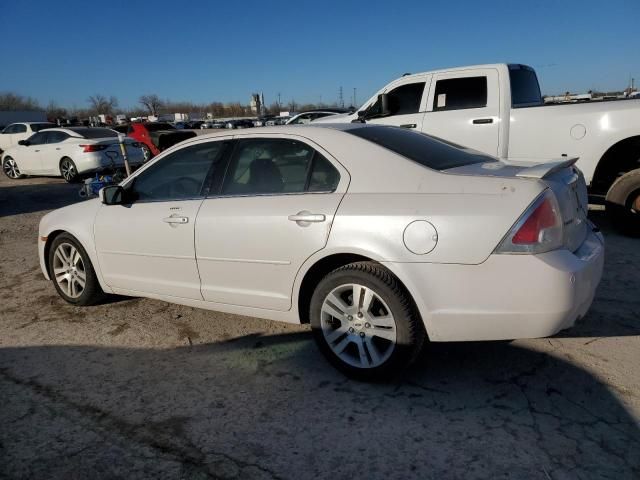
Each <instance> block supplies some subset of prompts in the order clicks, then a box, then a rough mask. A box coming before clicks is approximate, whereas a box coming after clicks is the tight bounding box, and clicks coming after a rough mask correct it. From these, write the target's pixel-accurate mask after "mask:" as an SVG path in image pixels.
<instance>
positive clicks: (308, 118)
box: [291, 113, 311, 125]
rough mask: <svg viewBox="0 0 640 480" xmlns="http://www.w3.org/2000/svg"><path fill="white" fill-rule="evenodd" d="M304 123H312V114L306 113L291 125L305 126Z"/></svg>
mask: <svg viewBox="0 0 640 480" xmlns="http://www.w3.org/2000/svg"><path fill="white" fill-rule="evenodd" d="M304 123H311V114H310V113H305V114H304V115H300V116H299V117H298V118H296V119H295V120H294V121H293V122H291V125H300V124H304Z"/></svg>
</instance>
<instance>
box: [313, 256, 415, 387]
mask: <svg viewBox="0 0 640 480" xmlns="http://www.w3.org/2000/svg"><path fill="white" fill-rule="evenodd" d="M310 317H311V326H312V329H313V334H314V338H315V340H316V342H317V343H318V346H319V347H320V350H321V351H322V353H323V354H324V355H325V356H326V357H327V359H328V360H329V361H330V362H331V363H332V364H333V365H334V366H335V367H336V368H338V369H339V370H340V371H342V372H343V373H345V374H346V375H348V376H350V377H353V378H357V379H361V380H374V381H375V380H384V379H387V378H389V377H391V376H393V375H395V374H397V373H399V372H400V371H402V370H403V369H404V368H405V367H406V366H407V365H409V364H410V363H411V362H412V361H413V360H415V358H416V357H417V355H418V354H419V352H420V350H421V349H422V345H423V343H424V340H425V338H426V334H425V330H424V326H423V324H422V321H421V319H420V318H419V315H418V314H417V312H416V309H415V307H414V306H413V302H412V301H411V298H410V297H409V294H408V293H407V292H406V291H405V290H404V288H403V287H402V285H401V284H400V283H399V282H398V280H397V279H396V278H395V277H394V276H393V274H392V273H391V272H389V271H388V270H387V269H385V268H384V267H382V266H381V265H378V264H376V263H373V262H358V263H352V264H349V265H346V266H344V267H341V268H339V269H337V270H334V271H333V272H331V273H330V274H329V275H327V276H326V277H325V278H324V279H323V280H322V281H321V282H320V283H319V285H318V287H317V288H316V290H315V292H314V294H313V297H312V299H311V307H310Z"/></svg>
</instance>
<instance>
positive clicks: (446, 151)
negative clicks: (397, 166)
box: [346, 125, 496, 170]
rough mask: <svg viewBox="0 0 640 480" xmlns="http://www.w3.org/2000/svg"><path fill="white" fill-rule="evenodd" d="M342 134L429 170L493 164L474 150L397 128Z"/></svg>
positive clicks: (356, 130) (374, 128)
mask: <svg viewBox="0 0 640 480" xmlns="http://www.w3.org/2000/svg"><path fill="white" fill-rule="evenodd" d="M346 132H348V133H350V134H352V135H356V136H357V137H360V138H363V139H365V140H368V141H370V142H373V143H375V144H377V145H380V146H381V147H384V148H387V149H389V150H391V151H392V152H395V153H397V154H399V155H402V156H403V157H405V158H408V159H409V160H413V161H414V162H417V163H419V164H420V165H423V166H425V167H428V168H431V169H433V170H446V169H448V168H455V167H462V166H464V165H472V164H474V163H485V162H494V161H496V159H495V158H493V157H490V156H488V155H484V154H482V153H479V152H476V151H475V150H467V149H465V148H463V147H460V146H458V145H455V144H453V143H449V142H446V141H444V140H440V139H438V138H435V137H431V136H429V135H425V134H424V133H419V132H412V131H410V130H407V129H404V128H399V127H388V126H382V125H375V126H374V125H371V126H363V127H360V128H352V129H349V130H346Z"/></svg>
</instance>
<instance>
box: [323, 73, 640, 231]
mask: <svg viewBox="0 0 640 480" xmlns="http://www.w3.org/2000/svg"><path fill="white" fill-rule="evenodd" d="M358 121H364V122H367V123H382V124H386V125H396V126H400V127H405V128H413V129H416V130H418V131H421V132H424V133H428V134H430V135H434V136H437V137H440V138H443V139H445V140H449V141H451V142H455V143H458V144H460V145H465V146H467V147H469V148H473V149H476V150H479V151H481V152H485V153H488V154H491V155H495V156H498V157H500V158H502V159H510V160H517V161H535V162H538V163H539V162H540V161H544V160H549V161H550V160H557V159H559V158H563V157H574V156H576V157H579V158H580V159H579V161H578V166H579V167H580V169H581V170H582V172H583V174H584V176H585V179H586V181H587V184H588V185H589V187H590V194H591V195H593V196H594V197H595V198H600V199H602V200H606V204H607V212H608V213H610V214H612V216H613V218H614V219H615V220H616V221H617V223H618V224H619V225H620V226H623V227H627V228H628V227H630V228H631V229H637V228H638V224H640V100H636V99H629V100H614V101H592V102H586V103H576V104H557V105H554V104H551V105H549V104H547V105H545V103H544V102H543V99H542V95H541V94H540V86H539V84H538V78H537V77H536V73H535V71H534V70H533V69H532V68H531V67H527V66H525V65H518V64H508V65H507V64H495V65H479V66H471V67H460V68H450V69H446V70H436V71H431V72H424V73H417V74H411V75H410V74H406V75H404V76H402V77H401V78H398V79H397V80H394V81H392V82H391V83H389V84H388V85H386V86H385V87H383V88H382V89H381V90H379V91H378V92H377V93H376V94H375V95H374V96H373V97H372V98H370V99H369V100H368V101H367V102H365V103H364V104H363V106H362V107H361V108H360V109H359V110H358V111H356V112H354V113H350V114H343V115H333V116H330V117H325V118H321V119H318V120H315V121H314V122H313V123H323V122H324V123H336V122H358Z"/></svg>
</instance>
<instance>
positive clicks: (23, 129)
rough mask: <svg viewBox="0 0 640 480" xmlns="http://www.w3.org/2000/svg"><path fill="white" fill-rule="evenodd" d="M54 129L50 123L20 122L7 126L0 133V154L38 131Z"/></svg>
mask: <svg viewBox="0 0 640 480" xmlns="http://www.w3.org/2000/svg"><path fill="white" fill-rule="evenodd" d="M54 127H57V125H56V124H55V123H50V122H20V123H12V124H11V125H7V127H6V128H5V129H4V130H2V133H0V153H2V152H3V151H5V150H8V149H9V148H11V147H13V146H15V145H17V144H18V142H19V141H20V140H26V139H27V138H29V137H30V136H31V135H33V134H34V133H37V132H39V131H40V130H44V129H45V128H54Z"/></svg>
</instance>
